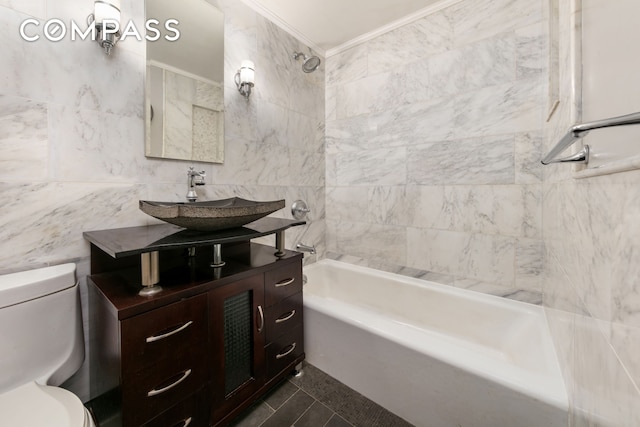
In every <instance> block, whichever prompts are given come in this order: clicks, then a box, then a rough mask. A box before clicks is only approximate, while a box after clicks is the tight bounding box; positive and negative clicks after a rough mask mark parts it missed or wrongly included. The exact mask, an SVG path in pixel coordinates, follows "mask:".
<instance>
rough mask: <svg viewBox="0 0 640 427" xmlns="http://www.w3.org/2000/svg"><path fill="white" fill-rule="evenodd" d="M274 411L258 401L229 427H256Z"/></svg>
mask: <svg viewBox="0 0 640 427" xmlns="http://www.w3.org/2000/svg"><path fill="white" fill-rule="evenodd" d="M274 413H275V411H274V410H273V409H272V408H271V407H270V406H269V405H267V404H266V403H264V402H263V401H259V402H258V403H257V404H255V405H253V406H252V407H251V408H249V409H248V410H247V411H245V412H244V413H243V414H242V415H240V416H239V417H238V418H236V419H235V420H233V421H232V422H231V424H230V425H229V427H258V426H260V425H262V423H264V422H265V421H266V420H267V419H269V417H271V415H273V414H274Z"/></svg>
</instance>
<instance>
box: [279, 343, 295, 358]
mask: <svg viewBox="0 0 640 427" xmlns="http://www.w3.org/2000/svg"><path fill="white" fill-rule="evenodd" d="M289 347H290V348H289V349H288V350H287V351H285V352H283V353H279V354H276V359H282V358H283V357H287V356H288V355H290V354H291V353H293V350H295V349H296V343H293V344H291V345H290V346H289Z"/></svg>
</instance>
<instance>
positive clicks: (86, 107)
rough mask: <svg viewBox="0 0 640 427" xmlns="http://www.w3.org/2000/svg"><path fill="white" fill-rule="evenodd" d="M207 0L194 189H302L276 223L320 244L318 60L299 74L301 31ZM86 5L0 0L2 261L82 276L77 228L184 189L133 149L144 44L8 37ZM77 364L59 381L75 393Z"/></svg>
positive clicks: (129, 217) (76, 16)
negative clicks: (218, 114) (298, 217)
mask: <svg viewBox="0 0 640 427" xmlns="http://www.w3.org/2000/svg"><path fill="white" fill-rule="evenodd" d="M215 3H216V4H217V5H218V6H219V7H220V8H221V9H222V10H223V11H224V12H225V21H226V22H225V86H226V87H225V108H226V116H225V131H226V141H225V155H226V157H225V163H224V164H223V165H213V164H203V163H201V164H197V165H195V166H197V168H198V169H204V170H205V171H206V173H207V177H206V180H205V181H206V185H205V186H204V187H199V188H198V191H199V193H200V195H201V198H203V199H209V198H215V197H228V196H232V195H237V196H240V197H245V198H252V199H256V200H274V199H280V198H284V199H286V201H287V206H291V204H292V202H293V201H294V200H296V199H299V198H300V199H305V200H306V201H307V203H308V204H309V206H310V208H311V209H312V213H311V215H310V217H309V219H310V225H308V226H306V227H299V228H298V229H294V230H292V231H291V232H287V242H286V243H287V247H294V246H295V243H296V242H297V241H298V240H299V239H304V243H306V244H314V245H316V247H317V248H318V250H319V253H320V254H322V253H323V252H324V234H325V225H324V215H325V207H324V183H325V177H324V163H325V161H324V156H325V154H324V71H323V69H324V67H321V68H320V70H318V71H316V72H315V73H313V74H310V75H306V74H304V73H303V72H302V71H301V70H300V66H299V64H297V63H295V61H294V60H293V59H292V58H291V53H292V52H293V51H294V50H302V49H306V47H305V46H303V45H302V44H301V43H300V42H298V41H297V40H296V39H294V38H293V37H291V36H290V35H288V34H287V33H285V32H283V31H282V30H280V29H279V28H278V27H276V26H275V25H274V24H273V23H271V22H270V21H268V20H266V19H264V18H263V17H261V16H259V15H257V14H256V13H255V12H253V11H252V10H251V9H249V8H248V7H246V6H245V5H244V4H243V3H242V2H239V1H236V0H220V1H217V2H215ZM122 11H123V12H122V13H123V18H124V19H133V20H134V21H135V22H136V24H137V27H138V28H144V22H143V21H144V2H141V1H137V0H123V2H122ZM90 12H91V10H90V4H88V5H87V9H86V10H85V9H84V8H82V7H80V8H79V7H78V6H77V2H74V1H71V0H58V1H47V2H45V0H28V1H19V2H18V1H12V0H1V1H0V50H2V52H3V60H2V66H1V67H0V123H1V125H0V197H1V198H2V200H3V203H2V207H1V208H0V242H1V243H0V274H2V273H8V272H13V271H17V270H23V269H30V268H35V267H42V266H46V265H49V264H58V263H62V262H67V261H73V262H77V263H78V266H79V269H78V276H79V278H80V279H81V286H82V288H83V289H84V287H85V286H86V281H85V277H86V275H87V274H88V272H89V266H88V262H87V258H88V256H89V245H88V244H87V243H86V242H85V241H84V240H83V238H82V232H83V231H85V230H98V229H108V228H120V227H128V226H137V225H144V224H149V223H153V222H154V221H155V220H153V219H152V218H151V217H148V216H146V215H145V214H144V213H142V212H141V211H139V209H138V200H140V199H148V200H176V201H178V200H184V197H185V195H186V190H187V189H186V172H187V170H188V168H189V166H192V165H193V163H191V162H184V161H171V160H158V159H150V158H146V157H145V156H144V121H143V106H144V102H143V99H144V72H145V50H144V45H143V44H142V43H138V42H136V41H135V40H134V39H133V38H130V39H127V40H126V41H124V42H122V43H120V44H118V46H117V48H116V50H115V51H114V53H113V55H112V57H107V56H106V55H105V54H104V53H103V52H102V51H101V50H100V48H99V47H98V46H97V44H96V43H94V42H90V41H80V40H77V41H71V40H70V39H68V38H67V39H64V40H62V41H60V42H57V43H52V42H48V41H46V40H39V41H37V42H32V43H28V42H26V41H24V40H22V39H21V38H20V36H19V32H18V28H19V26H20V24H21V22H22V21H24V20H25V19H26V18H29V17H35V18H36V19H38V20H39V21H40V22H44V21H45V20H47V19H51V18H59V19H62V20H63V21H64V22H70V20H72V19H73V20H75V21H76V22H80V23H83V22H85V20H86V16H87V15H88V14H89V13H90ZM243 59H252V60H253V61H254V62H255V63H256V88H255V91H254V94H253V95H252V97H251V98H250V99H249V100H246V99H245V98H243V97H242V96H240V95H239V93H238V92H237V90H236V88H235V85H234V83H233V76H234V74H235V72H236V70H237V69H238V67H239V65H240V62H241V61H242V60H243ZM278 215H280V216H283V217H287V216H290V214H289V213H288V212H286V210H283V211H281V212H279V213H278ZM265 239H266V238H265ZM272 240H273V239H271V240H268V242H269V243H270V244H272V243H273V242H272ZM84 302H85V303H86V298H85V300H84ZM84 314H85V319H86V306H85V313H84ZM85 332H86V331H85ZM87 372H88V370H87V369H86V366H85V367H84V368H83V369H82V370H81V372H80V373H79V374H78V375H76V377H74V378H73V379H72V381H71V382H70V384H69V385H68V386H69V387H70V388H71V389H72V390H74V391H75V392H76V393H78V395H80V396H81V397H82V398H83V399H85V400H87V399H88V398H89V397H90V396H89V395H88V375H87Z"/></svg>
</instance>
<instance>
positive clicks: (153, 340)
mask: <svg viewBox="0 0 640 427" xmlns="http://www.w3.org/2000/svg"><path fill="white" fill-rule="evenodd" d="M192 323H193V320H189V321H188V322H187V323H185V324H184V325H182V326H180V327H179V328H178V329H174V330H173V331H171V332H167V333H166V334H162V335H154V336H152V337H147V342H155V341H160V340H163V339H165V338H169V337H170V336H171V335H175V334H177V333H178V332H182V331H184V330H185V329H187V328H188V327H189V326H191V324H192Z"/></svg>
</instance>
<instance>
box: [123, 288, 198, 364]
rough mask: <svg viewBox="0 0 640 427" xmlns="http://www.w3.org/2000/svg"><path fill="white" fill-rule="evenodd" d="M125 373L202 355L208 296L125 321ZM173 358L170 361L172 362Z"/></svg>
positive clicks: (158, 309) (180, 302) (188, 300)
mask: <svg viewBox="0 0 640 427" xmlns="http://www.w3.org/2000/svg"><path fill="white" fill-rule="evenodd" d="M121 328H122V330H121V333H122V370H123V373H125V375H126V374H129V373H135V372H138V371H142V370H144V369H147V368H149V367H151V366H155V365H158V364H163V363H164V362H167V361H169V362H171V361H173V360H177V359H182V358H184V357H185V356H187V358H188V355H190V354H191V353H194V352H196V353H197V352H202V353H203V356H204V351H205V350H204V349H205V348H206V344H207V342H208V339H207V329H208V328H207V296H206V295H198V296H195V297H192V298H188V299H185V300H182V301H179V302H176V303H173V304H170V305H167V306H164V307H160V308H156V309H154V310H151V311H149V312H147V313H144V314H141V315H138V316H134V317H132V318H130V319H126V320H123V321H122V323H121ZM169 359H170V360H169Z"/></svg>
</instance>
